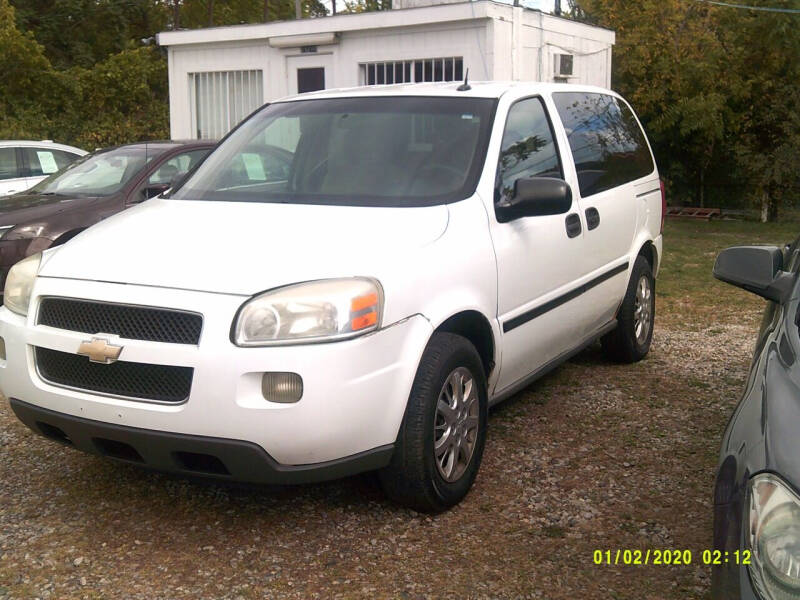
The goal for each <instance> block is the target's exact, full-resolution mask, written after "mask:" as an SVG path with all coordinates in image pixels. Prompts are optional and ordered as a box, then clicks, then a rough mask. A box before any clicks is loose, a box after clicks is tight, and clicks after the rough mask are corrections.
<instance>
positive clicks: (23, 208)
mask: <svg viewBox="0 0 800 600" xmlns="http://www.w3.org/2000/svg"><path fill="white" fill-rule="evenodd" d="M103 199H104V198H95V197H91V198H90V197H86V196H62V195H57V196H46V195H42V194H25V193H21V194H14V195H12V196H5V197H2V198H0V227H4V226H6V225H17V224H19V223H27V222H28V221H34V220H37V221H38V220H40V219H44V218H47V217H50V216H52V215H55V214H59V213H63V212H66V211H70V210H82V209H84V208H87V207H88V206H90V205H91V204H92V203H93V202H96V201H97V200H103Z"/></svg>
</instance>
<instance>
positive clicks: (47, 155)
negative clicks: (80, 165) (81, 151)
mask: <svg viewBox="0 0 800 600" xmlns="http://www.w3.org/2000/svg"><path fill="white" fill-rule="evenodd" d="M22 152H23V153H24V154H25V160H27V161H28V172H29V173H30V176H31V177H41V176H42V175H51V174H53V173H55V172H56V171H60V170H61V169H63V168H64V167H66V166H67V165H68V164H70V163H71V162H72V161H73V160H75V159H76V158H78V155H77V154H71V153H70V152H64V151H63V150H52V149H50V148H23V149H22Z"/></svg>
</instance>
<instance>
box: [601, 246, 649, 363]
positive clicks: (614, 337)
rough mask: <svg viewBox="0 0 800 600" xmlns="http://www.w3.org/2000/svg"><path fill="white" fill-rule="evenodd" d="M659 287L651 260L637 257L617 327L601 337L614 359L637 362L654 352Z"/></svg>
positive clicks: (618, 315) (623, 361)
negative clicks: (656, 283)
mask: <svg viewBox="0 0 800 600" xmlns="http://www.w3.org/2000/svg"><path fill="white" fill-rule="evenodd" d="M655 289H656V287H655V280H654V279H653V270H652V269H651V268H650V263H649V262H647V259H646V258H645V257H644V256H637V257H636V260H635V261H634V263H633V271H632V272H631V279H630V281H629V282H628V289H627V290H626V292H625V298H624V299H623V301H622V306H620V309H619V312H618V313H617V328H616V329H614V331H612V332H610V333H608V334H606V335H605V336H603V338H602V339H601V343H602V345H603V351H604V352H605V353H606V355H607V356H608V357H609V358H611V359H612V360H614V361H616V362H621V363H633V362H637V361H640V360H642V359H643V358H644V357H645V356H646V355H647V353H648V352H649V351H650V343H651V342H652V341H653V326H654V325H655V318H656V294H655Z"/></svg>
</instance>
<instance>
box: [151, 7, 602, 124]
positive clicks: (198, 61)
mask: <svg viewBox="0 0 800 600" xmlns="http://www.w3.org/2000/svg"><path fill="white" fill-rule="evenodd" d="M431 2H432V0H395V2H394V5H395V8H394V9H393V10H390V11H381V12H367V13H358V14H339V15H336V16H331V17H323V18H316V19H302V20H297V21H281V22H273V23H263V24H254V25H234V26H230V27H215V28H210V29H195V30H187V31H167V32H163V33H160V34H158V43H159V45H161V46H165V47H166V48H167V50H168V60H169V97H170V130H171V136H172V138H173V139H187V138H198V137H200V138H220V137H222V136H223V135H224V134H225V133H227V132H228V131H229V130H230V129H231V128H232V127H233V126H234V125H236V123H238V122H239V121H240V120H241V119H242V118H244V117H245V116H247V115H248V114H249V113H250V112H252V111H253V110H255V109H256V108H258V107H259V106H261V105H262V104H264V103H265V102H269V101H271V100H274V99H277V98H280V97H282V96H286V95H289V94H295V93H298V92H306V91H313V90H317V89H322V88H334V87H352V86H359V85H373V84H374V85H381V84H389V83H407V82H417V81H457V80H461V79H463V78H464V73H465V72H466V70H467V69H469V78H470V79H471V80H486V79H494V80H532V81H574V82H578V83H584V84H592V85H599V86H603V87H610V83H611V49H612V46H613V45H614V32H613V31H609V30H607V29H602V28H600V27H593V26H590V25H585V24H582V23H577V22H575V21H571V20H569V19H564V18H561V17H556V16H553V15H549V14H545V13H542V12H539V11H535V10H529V9H525V8H522V7H515V6H511V5H508V4H500V3H497V2H492V1H491V0H478V1H476V2H457V3H444V4H442V3H441V2H438V3H437V4H435V5H431Z"/></svg>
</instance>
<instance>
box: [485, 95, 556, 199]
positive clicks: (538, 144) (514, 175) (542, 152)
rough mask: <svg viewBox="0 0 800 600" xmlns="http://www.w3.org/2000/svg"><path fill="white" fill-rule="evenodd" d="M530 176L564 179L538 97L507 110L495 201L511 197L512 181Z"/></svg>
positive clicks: (512, 192)
mask: <svg viewBox="0 0 800 600" xmlns="http://www.w3.org/2000/svg"><path fill="white" fill-rule="evenodd" d="M531 177H563V175H562V170H561V162H560V160H559V158H558V149H557V148H556V144H555V142H554V140H553V131H552V129H551V128H550V123H549V121H548V120H547V113H546V112H545V108H544V105H543V104H542V101H541V100H540V99H539V98H528V99H526V100H520V101H519V102H517V103H516V104H514V105H513V106H512V107H511V109H510V110H509V111H508V118H507V119H506V128H505V130H504V131H503V142H502V146H501V148H500V160H499V161H498V163H497V183H496V186H495V202H497V201H499V200H501V199H508V198H511V197H512V196H513V195H514V182H515V181H516V180H517V179H529V178H531Z"/></svg>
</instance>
